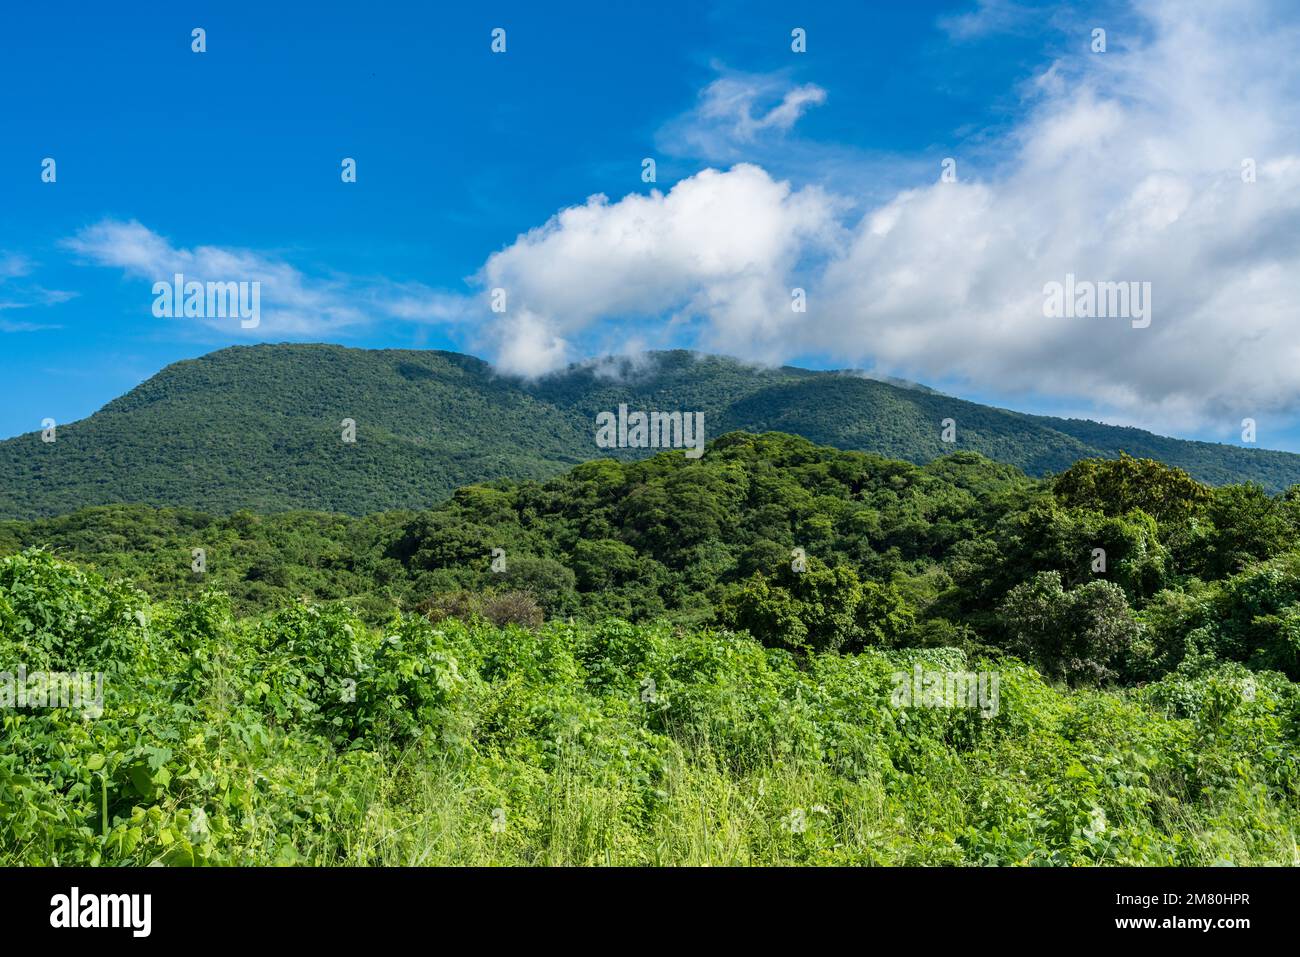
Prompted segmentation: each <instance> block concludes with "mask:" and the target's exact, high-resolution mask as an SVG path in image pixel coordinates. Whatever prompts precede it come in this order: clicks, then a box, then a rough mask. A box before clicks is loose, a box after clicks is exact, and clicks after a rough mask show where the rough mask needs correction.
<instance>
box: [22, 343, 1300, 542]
mask: <svg viewBox="0 0 1300 957" xmlns="http://www.w3.org/2000/svg"><path fill="white" fill-rule="evenodd" d="M621 404H626V405H627V406H628V407H629V409H632V410H636V409H642V410H647V411H648V410H661V411H692V412H702V413H703V414H704V423H705V429H706V436H705V437H706V438H709V439H711V438H713V437H715V436H717V435H721V434H722V433H724V432H728V431H733V430H744V431H749V432H765V431H782V432H788V433H792V434H797V435H802V436H804V437H806V438H808V439H811V440H812V441H814V442H817V443H819V444H825V445H831V446H835V447H838V448H843V449H850V450H860V451H869V452H875V453H878V454H880V455H884V456H888V457H891V458H898V459H903V460H906V461H910V462H914V463H918V464H921V463H925V462H928V461H930V460H932V459H934V458H936V457H937V456H940V455H943V454H945V453H949V452H953V451H976V452H980V453H982V454H984V455H986V456H988V457H989V458H992V459H994V460H996V461H999V462H1004V463H1007V464H1011V465H1015V466H1017V467H1019V468H1021V469H1023V470H1024V471H1026V472H1027V473H1029V474H1031V475H1042V474H1046V473H1049V472H1059V471H1062V470H1064V469H1065V468H1068V467H1069V466H1070V465H1071V464H1072V463H1073V462H1075V461H1077V460H1079V459H1081V458H1088V457H1114V456H1116V455H1118V454H1119V453H1120V452H1127V453H1129V454H1132V455H1135V456H1138V457H1152V458H1157V459H1160V460H1161V461H1164V462H1166V463H1169V464H1171V465H1177V466H1180V467H1183V468H1185V469H1187V471H1188V472H1190V473H1191V474H1192V475H1193V476H1195V477H1196V478H1198V479H1201V480H1202V481H1206V482H1210V483H1212V484H1220V483H1226V482H1241V481H1256V482H1259V483H1260V484H1262V485H1264V486H1265V487H1266V488H1267V489H1269V490H1271V491H1278V490H1281V489H1283V488H1286V487H1288V486H1290V485H1291V484H1294V483H1296V482H1300V456H1297V455H1293V454H1290V453H1285V452H1275V451H1268V450H1262V449H1246V448H1239V447H1236V446H1229V445H1219V444H1213V443H1205V442H1189V441H1183V440H1179V439H1170V438H1164V437H1162V436H1157V435H1153V434H1151V433H1148V432H1143V431H1141V430H1137V429H1124V428H1117V427H1113V426H1106V425H1101V424H1098V423H1093V422H1086V421H1080V420H1064V419H1056V418H1051V417H1045V416H1031V415H1025V414H1021V413H1018V412H1012V411H1007V410H1004V409H997V408H992V407H989V406H984V405H979V404H976V403H972V402H966V401H963V400H960V399H955V398H951V397H948V396H945V395H942V394H939V393H936V392H933V391H932V390H928V389H925V388H922V387H906V386H901V385H896V384H891V383H888V382H882V381H878V380H874V379H870V378H867V377H865V376H863V375H861V374H855V373H845V372H814V371H809V370H805V369H797V368H793V367H788V366H787V367H782V368H777V369H769V368H758V367H754V366H749V365H745V364H743V363H741V362H738V361H735V360H732V359H726V358H722V357H717V356H701V355H697V354H693V353H687V352H682V351H675V352H663V353H648V354H646V355H644V356H641V357H637V358H635V359H610V360H604V361H601V362H595V363H589V364H584V365H579V366H574V367H571V368H570V369H568V370H566V371H564V372H560V373H556V374H553V375H550V376H546V377H544V378H542V379H540V380H537V381H535V382H527V381H523V380H519V379H513V378H509V377H505V376H501V375H498V374H497V373H496V372H494V370H493V369H492V367H491V366H489V365H488V364H487V363H486V362H483V361H482V360H480V359H476V358H473V357H471V356H465V355H460V354H457V353H451V352H439V351H427V350H424V351H421V350H364V349H350V348H344V347H341V346H333V345H289V344H285V345H257V346H239V347H232V348H228V349H223V350H220V351H218V352H214V353H211V354H209V355H206V356H203V357H201V358H198V359H193V360H186V361H184V362H178V363H174V364H173V365H170V366H168V367H167V368H165V369H163V370H162V371H161V372H159V373H158V374H157V375H155V376H153V377H152V378H150V379H149V380H148V381H146V382H144V383H142V384H141V385H140V386H138V387H137V388H135V389H133V390H131V391H130V392H129V393H127V394H126V395H123V396H121V397H120V398H118V399H115V400H114V401H112V402H110V403H109V404H108V405H106V406H104V408H103V409H101V410H100V411H98V412H96V413H95V414H94V415H91V416H90V417H88V418H86V419H83V420H81V421H79V422H73V423H68V424H61V425H59V426H58V428H57V432H56V441H54V442H45V441H42V435H41V433H39V432H33V433H29V434H26V435H21V436H18V437H16V438H12V439H9V440H6V441H3V442H0V517H6V518H32V517H37V516H43V515H56V514H61V513H65V512H69V511H72V510H74V509H77V508H80V507H83V506H87V505H99V504H111V503H121V502H138V503H147V504H153V505H172V506H183V507H191V508H201V509H204V510H207V511H212V512H220V513H229V512H231V511H234V510H237V509H240V508H248V509H252V510H255V511H259V512H274V511H286V510H292V509H298V508H306V509H314V510H321V511H329V512H344V513H348V514H366V513H370V512H375V511H380V510H385V509H395V508H423V507H428V506H430V505H433V504H435V503H436V502H438V501H439V500H441V499H442V498H444V497H445V496H446V495H448V494H450V493H451V492H452V491H453V490H454V489H455V488H457V487H459V486H461V485H466V484H472V483H476V482H483V481H490V480H492V479H497V478H514V479H542V478H546V477H549V476H552V475H556V474H559V473H561V472H563V471H564V470H565V469H567V468H569V467H571V466H573V465H575V464H577V463H578V462H582V461H587V460H589V459H593V458H597V457H603V456H613V457H616V458H618V457H623V458H627V457H642V456H644V455H646V454H647V452H646V451H645V450H606V449H600V448H598V447H597V446H596V444H595V431H594V426H593V421H594V417H595V416H596V415H597V414H598V413H599V412H602V411H613V410H616V409H617V408H618V407H619V406H620V405H621ZM948 418H951V419H953V420H955V423H956V441H955V443H952V444H947V443H944V442H943V441H942V440H941V424H940V423H941V422H942V420H944V419H948ZM345 419H350V420H353V421H354V422H355V423H356V442H355V443H347V442H344V441H343V439H342V435H343V429H344V425H343V422H344V420H345Z"/></svg>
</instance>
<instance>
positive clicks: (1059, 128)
mask: <svg viewBox="0 0 1300 957" xmlns="http://www.w3.org/2000/svg"><path fill="white" fill-rule="evenodd" d="M985 6H986V7H987V10H986V12H985V16H986V17H988V18H992V19H997V16H998V14H997V13H996V10H995V9H994V8H995V7H996V6H997V5H992V4H988V5H985ZM1137 12H1138V13H1139V14H1140V16H1139V18H1138V24H1137V26H1138V27H1140V33H1139V32H1138V30H1137V29H1133V30H1130V31H1128V32H1125V31H1124V30H1123V29H1122V28H1119V27H1117V28H1116V30H1112V32H1111V36H1110V42H1109V51H1108V52H1106V53H1102V54H1092V53H1090V52H1088V44H1087V38H1088V35H1089V29H1090V27H1091V24H1090V23H1088V24H1084V23H1078V24H1075V25H1074V27H1073V29H1074V30H1076V31H1077V32H1078V42H1077V43H1073V44H1070V46H1071V48H1073V49H1077V50H1078V53H1077V54H1071V55H1070V56H1069V57H1064V58H1062V59H1060V60H1058V61H1057V62H1054V63H1052V64H1051V65H1050V67H1048V68H1047V69H1045V70H1043V71H1042V73H1041V74H1040V75H1039V76H1038V77H1036V78H1035V79H1034V82H1031V83H1029V84H1026V93H1025V96H1026V100H1025V102H1024V104H1023V112H1022V120H1021V121H1020V122H1019V124H1018V125H1016V126H1015V127H1014V128H1013V129H1011V130H1010V132H1009V133H1007V134H1006V136H1005V138H1004V139H1003V140H1002V141H1001V142H1000V143H998V144H996V148H995V149H994V150H993V151H992V155H994V156H995V157H997V159H998V162H997V165H996V169H994V168H990V167H989V166H988V165H987V162H985V163H977V162H974V161H972V162H969V163H967V162H965V161H964V160H963V158H962V155H961V151H960V150H956V151H954V154H955V158H956V159H957V163H958V166H957V180H956V182H944V181H941V179H940V177H939V170H938V168H935V169H934V171H933V175H932V176H931V177H928V178H927V179H928V180H929V181H927V182H919V183H916V184H913V185H912V186H911V187H910V188H907V189H904V190H902V191H900V192H898V193H896V194H895V195H893V196H891V197H889V198H888V199H887V200H885V201H884V202H878V203H873V204H871V205H870V206H869V207H868V208H866V209H865V210H863V207H862V204H861V197H858V196H853V195H844V194H841V195H832V194H831V193H829V192H827V191H825V190H823V189H819V188H817V187H815V186H802V187H796V186H792V185H791V184H789V183H786V182H782V181H780V180H779V179H777V178H775V177H773V176H772V175H770V174H769V173H768V172H766V171H765V170H764V169H762V168H760V167H759V166H756V165H750V164H740V165H736V166H735V167H733V168H731V169H730V170H727V171H719V170H715V169H708V170H705V171H703V172H701V173H699V174H697V175H695V176H692V177H690V178H688V179H686V180H683V181H681V182H679V183H678V184H677V185H676V186H675V187H674V188H673V189H672V190H671V191H670V192H668V193H667V194H660V193H657V192H656V193H651V194H650V195H649V196H644V195H632V196H628V197H626V198H624V199H622V200H620V201H618V202H610V201H609V200H608V199H607V198H606V197H603V196H598V197H593V198H592V199H591V200H589V201H588V202H587V203H586V204H585V205H582V206H578V207H574V208H572V209H566V210H563V211H561V212H560V213H559V214H557V215H556V216H555V217H553V218H552V219H551V220H550V221H549V222H548V223H546V224H545V225H543V226H541V227H539V228H538V229H535V230H533V231H531V232H528V233H526V234H524V235H522V236H520V237H519V238H518V239H517V240H516V241H515V242H514V243H513V244H511V245H510V246H508V247H507V248H505V249H504V250H502V251H500V252H498V253H496V254H495V255H493V256H492V257H491V258H490V259H489V260H488V261H487V263H486V264H485V266H484V268H483V271H482V273H481V275H480V277H479V279H480V281H482V282H483V283H484V284H485V285H488V286H500V287H502V288H505V289H507V290H508V291H509V294H510V296H511V299H510V302H511V304H512V311H511V312H510V313H509V314H510V315H514V316H515V317H516V318H512V319H506V320H500V319H499V320H498V321H497V322H496V324H495V330H496V333H495V335H496V341H498V342H499V343H500V344H501V346H502V347H503V348H502V349H501V351H500V353H499V355H500V358H501V360H502V361H503V363H504V364H505V365H506V366H507V367H509V368H513V369H516V370H520V371H523V370H527V371H530V372H533V373H535V372H537V371H539V370H541V369H543V368H545V367H547V366H550V365H552V364H555V363H558V362H560V361H561V360H563V359H565V358H567V357H568V353H569V352H570V351H571V350H572V348H573V346H572V344H573V343H574V342H577V341H579V340H580V339H581V338H582V337H584V336H588V337H589V336H591V335H592V334H594V333H595V332H596V331H597V329H598V327H599V326H600V325H601V324H604V323H608V322H621V321H625V320H626V319H627V318H628V317H638V316H639V317H646V318H650V319H652V320H653V321H652V322H648V323H647V322H641V323H640V324H639V325H637V326H636V327H635V328H636V331H637V333H638V334H641V335H645V334H647V331H650V332H651V333H653V331H654V330H655V329H656V328H659V329H663V328H665V327H666V326H668V324H671V326H672V328H673V329H674V330H676V331H677V332H678V333H680V332H681V331H682V330H683V329H688V330H690V332H691V335H692V336H693V339H694V342H693V344H695V345H698V346H700V347H702V348H710V349H717V350H721V351H726V352H729V353H732V354H735V355H739V356H742V357H746V358H754V359H763V360H768V361H777V360H782V359H790V358H795V357H798V356H800V355H811V354H820V355H824V356H829V357H832V358H833V359H834V360H838V361H843V362H846V363H860V364H865V365H869V366H872V367H874V368H876V369H877V370H879V371H882V372H889V373H894V374H898V375H903V376H907V377H908V378H913V379H920V380H922V381H925V380H930V381H943V382H945V383H948V384H950V385H959V386H964V387H967V388H977V389H979V390H981V391H984V392H988V391H993V392H997V393H998V394H1002V395H1010V394H1013V393H1015V394H1043V395H1052V396H1056V397H1059V398H1062V399H1068V400H1073V401H1075V402H1077V404H1078V405H1079V406H1088V407H1091V408H1093V409H1095V410H1097V411H1098V413H1099V414H1101V413H1105V414H1111V415H1114V416H1116V417H1125V418H1130V419H1137V420H1140V421H1143V422H1145V423H1147V424H1148V425H1149V426H1151V427H1162V428H1167V429H1180V428H1190V427H1209V428H1214V427H1215V425H1216V424H1218V425H1220V426H1222V427H1223V428H1224V429H1225V430H1226V428H1227V426H1226V423H1227V422H1229V420H1234V421H1235V422H1239V420H1240V418H1241V417H1243V416H1246V415H1260V414H1264V413H1267V412H1270V411H1282V410H1288V411H1294V409H1295V405H1296V398H1297V395H1298V394H1300V390H1298V388H1297V387H1298V386H1300V361H1298V360H1300V342H1298V341H1297V340H1296V337H1295V335H1294V332H1293V329H1294V324H1295V321H1296V303H1297V301H1300V124H1298V123H1297V122H1296V121H1297V119H1300V117H1297V115H1296V114H1297V104H1300V97H1297V95H1296V94H1297V92H1298V91H1297V86H1298V85H1300V84H1298V83H1297V79H1298V77H1300V67H1298V65H1300V55H1297V54H1300V38H1298V36H1297V28H1296V25H1295V23H1294V18H1291V17H1289V16H1288V15H1287V14H1286V11H1285V8H1284V7H1282V6H1278V5H1274V4H1270V3H1265V2H1262V0H1258V2H1247V3H1246V4H1245V5H1244V7H1243V6H1242V5H1238V6H1234V7H1233V8H1231V9H1225V8H1223V7H1222V6H1220V5H1216V4H1210V3H1205V4H1200V3H1192V2H1182V0H1180V2H1172V0H1168V2H1153V3H1148V4H1143V5H1141V6H1140V7H1139V8H1138V11H1137ZM1117 31H1118V32H1119V33H1120V35H1116V33H1117ZM969 32H971V33H972V34H973V32H974V27H973V26H971V27H969ZM801 97H802V99H801ZM756 102H758V100H757V99H755V98H753V97H750V96H749V95H748V93H746V92H744V91H743V90H732V89H730V88H729V87H728V86H726V85H723V86H719V85H718V83H715V84H714V85H713V86H712V87H711V88H710V90H707V91H706V93H705V95H704V97H703V98H702V103H701V106H700V107H699V108H698V109H697V110H696V111H695V112H694V113H693V114H692V116H691V122H692V123H694V124H697V125H698V123H699V121H701V120H703V119H707V120H710V121H711V123H712V125H713V128H714V129H715V130H717V131H718V136H719V137H720V138H721V139H722V140H723V141H725V142H726V143H729V144H735V143H738V142H740V141H742V140H743V139H744V137H745V136H747V135H748V136H758V135H759V134H761V133H762V131H763V130H765V129H766V130H779V129H781V128H787V127H786V124H787V123H793V121H794V118H797V116H798V115H799V113H800V111H801V110H803V109H806V108H807V106H808V105H810V104H811V103H812V102H813V100H812V99H809V98H807V94H800V95H786V96H784V97H780V98H778V100H777V102H776V103H774V104H773V105H770V106H768V107H766V108H764V109H758V108H757V107H756V106H755V103H756ZM988 155H989V153H988V151H987V149H986V147H984V146H982V149H981V152H980V158H981V159H985V160H986V158H987V156H988ZM1247 158H1250V159H1253V160H1254V162H1255V171H1256V178H1255V182H1249V183H1248V182H1244V181H1243V177H1242V162H1243V160H1244V159H1247ZM870 172H871V171H870V169H864V170H863V174H864V178H867V177H869V176H870ZM1067 274H1074V275H1075V276H1076V277H1077V278H1078V279H1080V280H1091V281H1134V282H1150V283H1151V287H1152V298H1153V315H1152V322H1151V325H1150V326H1149V327H1147V328H1145V329H1135V328H1132V326H1131V325H1130V323H1129V322H1127V321H1125V320H1123V319H1048V318H1045V316H1044V313H1043V300H1044V292H1043V290H1044V286H1045V284H1047V283H1049V282H1054V281H1063V280H1064V279H1065V277H1066V275H1067ZM795 286H799V287H803V288H805V289H806V290H807V295H808V311H807V313H805V314H799V313H795V312H794V311H792V309H791V305H790V302H791V299H790V290H791V288H793V287H795ZM515 308H518V309H523V310H527V312H526V317H527V318H526V319H521V318H518V317H520V316H522V315H524V314H523V313H515V312H513V309H515ZM512 324H514V325H512ZM520 324H522V325H520ZM521 330H522V332H524V333H526V335H516V333H517V332H519V331H521ZM679 341H680V335H679ZM507 345H508V346H509V348H508V349H506V348H504V347H505V346H507Z"/></svg>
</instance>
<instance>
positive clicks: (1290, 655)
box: [0, 432, 1300, 865]
mask: <svg viewBox="0 0 1300 957" xmlns="http://www.w3.org/2000/svg"><path fill="white" fill-rule="evenodd" d="M1298 532H1300V488H1295V489H1292V490H1290V491H1288V492H1286V493H1284V494H1281V495H1276V496H1273V495H1269V494H1268V493H1267V492H1266V491H1265V490H1264V489H1263V488H1262V487H1260V486H1257V485H1252V484H1246V485H1228V486H1223V487H1219V488H1213V487H1210V486H1206V485H1203V484H1201V483H1199V482H1197V481H1195V480H1193V479H1192V478H1191V477H1190V476H1189V475H1187V474H1186V473H1184V472H1182V471H1180V470H1178V469H1174V468H1170V467H1168V466H1165V465H1161V464H1160V463H1157V462H1154V461H1150V460H1137V459H1132V458H1128V457H1121V458H1119V459H1114V460H1084V461H1080V462H1078V463H1076V464H1075V465H1073V466H1072V467H1071V468H1069V469H1067V470H1066V471H1065V472H1063V473H1062V474H1060V475H1059V476H1055V477H1052V478H1047V479H1037V478H1029V477H1026V476H1025V475H1024V474H1023V473H1021V472H1019V471H1018V470H1017V469H1015V468H1013V467H1011V466H1007V465H999V464H995V463H993V462H991V461H989V460H988V459H986V458H984V457H982V456H980V455H977V454H974V453H970V452H962V453H957V454H955V455H951V456H947V457H943V458H939V459H936V460H934V461H932V462H930V463H929V464H927V465H924V466H918V465H914V464H910V463H907V462H901V461H895V460H890V459H886V458H883V457H881V456H878V455H870V454H865V453H860V452H845V451H838V450H835V449H829V448H822V447H818V446H816V445H814V444H812V443H811V442H809V441H807V440H805V439H802V438H798V437H794V436H789V435H782V434H776V433H772V434H765V435H758V436H756V435H749V434H745V433H739V432H738V433H732V434H728V435H725V436H722V437H720V438H718V439H717V440H715V441H714V442H713V443H712V444H711V445H710V447H709V450H708V453H707V454H706V455H705V456H704V457H703V459H700V460H698V461H692V460H688V459H686V458H685V457H684V456H683V455H682V454H681V453H680V452H666V453H662V454H660V455H658V456H655V457H653V458H650V459H644V460H640V461H617V460H613V459H602V460H597V461H592V462H587V463H584V464H581V465H578V466H577V467H575V468H573V469H571V470H570V471H569V472H568V473H567V474H565V475H562V476H557V477H554V478H551V479H549V480H546V481H529V480H525V481H499V482H493V483H489V484H485V485H473V486H467V487H464V488H461V489H459V490H457V491H456V492H455V494H453V495H452V496H451V497H450V498H449V499H448V500H446V501H445V502H444V503H442V504H441V505H439V506H438V507H437V508H433V509H429V510H424V511H418V512H416V511H389V512H382V513H377V514H374V515H370V516H366V517H350V516H346V515H338V514H327V513H319V512H290V513H283V514H275V515H265V516H259V515H255V514H253V513H251V512H247V511H240V512H236V513H234V514H232V515H228V516H214V515H210V514H206V513H202V512H198V511H194V510H191V509H184V508H165V509H155V508H151V507H148V506H142V505H113V506H103V507H94V508H86V509H82V510H79V511H77V512H74V513H72V514H69V515H64V516H61V517H58V518H48V519H40V520H35V521H27V522H22V521H6V522H0V556H6V557H0V722H3V725H2V726H3V735H4V746H3V748H0V864H5V863H24V864H38V863H40V864H52V863H59V864H150V863H154V862H161V863H164V864H169V865H186V864H270V863H315V864H448V863H456V864H487V863H492V864H706V863H707V864H1090V863H1104V864H1178V865H1205V864H1214V863H1219V862H1223V861H1229V862H1233V863H1238V864H1292V863H1296V862H1297V861H1300V850H1298V849H1297V843H1296V835H1297V833H1300V831H1298V828H1300V788H1298V787H1297V785H1300V752H1298V751H1297V748H1296V742H1297V740H1298V739H1300V685H1297V684H1296V683H1295V682H1296V681H1297V680H1298V679H1300V547H1297V544H1296V543H1297V538H1298V536H1297V533H1298ZM196 548H201V549H203V550H204V556H205V560H206V571H205V573H203V574H202V575H199V574H196V573H195V572H194V571H193V570H192V566H191V561H192V551H193V549H196ZM496 550H499V551H496ZM494 558H495V559H499V560H500V561H498V562H497V567H496V569H495V570H494V568H493V563H494ZM501 561H503V562H504V564H501ZM543 619H545V620H543ZM20 666H21V667H22V668H24V669H25V670H26V672H27V673H28V674H32V673H34V672H59V673H64V672H97V673H102V674H103V691H104V700H103V703H102V708H103V710H102V714H100V713H97V712H96V711H95V710H94V709H92V711H91V713H89V714H83V713H81V712H79V711H78V710H77V709H76V708H66V707H49V706H46V704H45V703H43V702H39V701H38V702H37V704H36V705H35V706H31V705H30V702H29V706H28V707H22V706H16V707H15V706H14V704H15V701H16V698H15V697H14V695H13V692H12V688H13V687H14V681H15V679H14V675H15V674H16V673H17V671H18V668H19V667H20ZM917 669H919V672H918V671H917ZM4 672H8V675H7V676H6V675H5V674H4ZM914 674H915V675H916V676H917V680H918V681H920V679H921V676H922V675H929V676H931V677H933V676H935V675H939V676H941V677H942V680H945V681H946V680H949V678H952V677H953V676H961V675H965V676H968V677H971V678H974V677H976V676H983V677H982V678H980V680H981V681H984V684H982V685H980V686H979V687H980V689H981V690H980V691H979V701H978V706H976V702H975V699H974V698H969V699H966V700H965V701H964V703H963V702H962V701H959V700H952V699H950V698H941V699H935V700H931V699H930V698H928V697H927V695H928V694H929V692H928V691H925V692H924V693H922V690H923V689H922V688H921V686H920V685H916V686H915V687H916V689H917V690H916V696H915V697H910V698H909V697H902V698H900V697H899V689H900V687H902V686H904V685H907V686H908V687H913V686H912V685H909V684H908V682H909V681H911V676H912V675H914ZM993 677H996V679H997V684H996V685H990V684H989V682H990V681H992V678H993ZM986 679H987V680H986ZM6 682H8V684H6ZM990 687H992V688H994V689H995V690H994V693H993V697H992V699H991V701H989V700H986V698H985V696H984V692H985V691H987V690H989V688H990ZM7 694H8V698H7V699H6V695H7ZM990 704H991V707H989V705H990Z"/></svg>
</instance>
